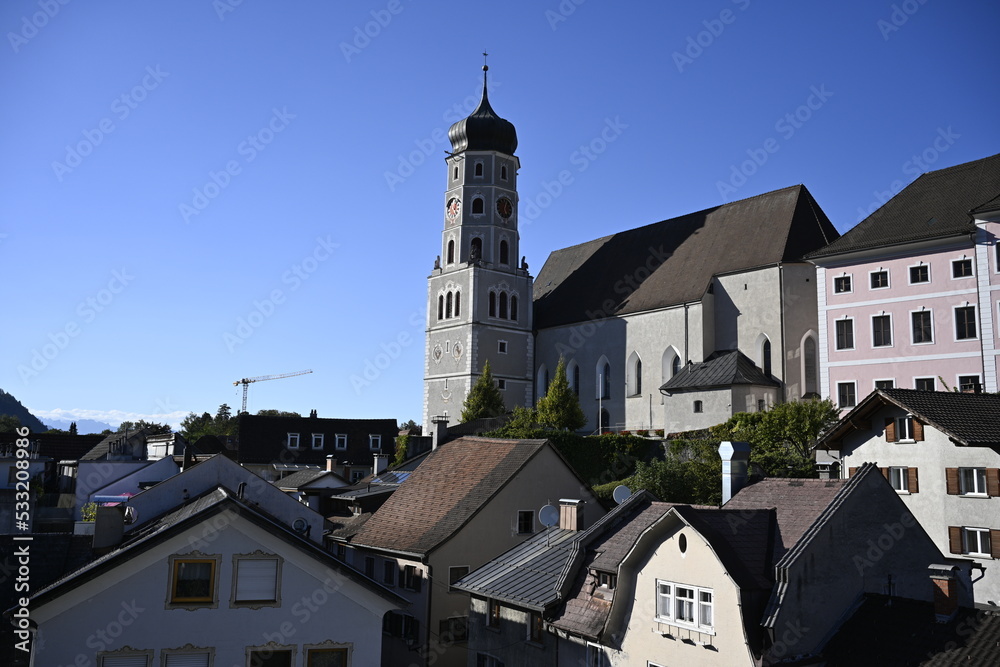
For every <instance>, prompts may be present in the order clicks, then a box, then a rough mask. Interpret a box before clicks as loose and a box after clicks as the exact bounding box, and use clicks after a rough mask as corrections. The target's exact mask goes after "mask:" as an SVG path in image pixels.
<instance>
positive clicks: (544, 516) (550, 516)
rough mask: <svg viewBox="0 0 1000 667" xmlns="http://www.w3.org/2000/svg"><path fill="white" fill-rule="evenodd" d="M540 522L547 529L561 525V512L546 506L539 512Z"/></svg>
mask: <svg viewBox="0 0 1000 667" xmlns="http://www.w3.org/2000/svg"><path fill="white" fill-rule="evenodd" d="M538 520H539V521H540V522H541V524H542V525H543V526H545V527H546V528H551V527H552V526H555V525H556V524H558V523H559V510H557V509H556V508H555V507H553V506H552V505H546V506H545V507H543V508H542V509H540V510H538Z"/></svg>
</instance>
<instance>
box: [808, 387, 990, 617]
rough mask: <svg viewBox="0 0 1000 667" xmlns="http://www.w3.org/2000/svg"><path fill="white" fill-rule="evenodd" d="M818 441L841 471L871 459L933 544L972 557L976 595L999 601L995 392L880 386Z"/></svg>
mask: <svg viewBox="0 0 1000 667" xmlns="http://www.w3.org/2000/svg"><path fill="white" fill-rule="evenodd" d="M816 449H817V454H818V456H820V457H826V456H829V457H830V459H831V460H832V461H835V462H839V464H840V467H841V474H842V475H843V476H845V477H846V476H849V475H850V474H852V473H853V472H854V471H855V470H856V469H857V468H858V467H860V466H861V465H862V463H863V462H865V461H872V462H875V463H877V465H878V466H879V468H880V470H881V471H882V473H883V475H885V477H886V478H887V479H888V480H889V483H890V484H891V486H892V488H893V489H895V491H896V493H897V494H898V495H899V498H900V499H901V500H902V502H903V503H904V504H905V505H906V507H907V509H908V510H909V511H910V512H912V513H913V516H914V517H916V518H917V520H918V521H919V522H920V524H921V525H922V526H923V527H924V529H925V530H926V531H927V532H928V534H930V536H931V538H932V539H933V540H934V542H935V543H936V544H937V546H938V547H939V548H940V549H941V550H942V551H943V552H944V553H946V554H950V555H951V556H952V557H953V558H957V559H962V560H967V561H968V562H969V563H970V564H972V567H973V568H974V570H975V572H976V574H975V576H974V578H973V586H974V592H975V600H976V602H977V603H978V604H979V605H988V606H991V607H993V608H996V606H997V605H1000V560H998V559H1000V395H997V394H971V393H956V392H943V391H935V392H928V391H916V390H913V389H879V390H876V391H873V392H872V393H871V394H869V395H868V396H867V397H866V398H865V399H864V400H862V401H861V402H860V403H859V404H858V405H857V406H856V407H855V408H854V409H853V410H851V411H850V412H848V413H847V414H845V415H844V416H843V417H842V418H841V420H840V421H839V422H838V423H837V424H836V425H835V426H834V427H833V428H832V429H830V430H829V431H828V432H827V433H826V434H824V435H823V437H822V438H820V440H819V442H818V443H817V445H816Z"/></svg>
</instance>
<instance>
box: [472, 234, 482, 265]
mask: <svg viewBox="0 0 1000 667" xmlns="http://www.w3.org/2000/svg"><path fill="white" fill-rule="evenodd" d="M482 258H483V240H482V239H481V238H479V237H478V236H477V237H475V238H474V239H472V241H471V242H470V243H469V259H470V260H477V259H482Z"/></svg>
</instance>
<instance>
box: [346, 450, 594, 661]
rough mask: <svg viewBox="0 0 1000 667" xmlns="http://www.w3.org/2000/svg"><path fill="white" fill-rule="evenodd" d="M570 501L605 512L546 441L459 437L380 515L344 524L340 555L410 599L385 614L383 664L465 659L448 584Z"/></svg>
mask: <svg viewBox="0 0 1000 667" xmlns="http://www.w3.org/2000/svg"><path fill="white" fill-rule="evenodd" d="M566 498H572V499H573V500H574V501H575V502H574V503H573V512H574V518H575V519H576V520H577V521H578V522H579V525H581V526H583V525H590V524H593V523H594V522H595V521H597V520H598V519H599V518H600V517H601V516H603V515H604V513H605V512H604V509H603V508H602V507H601V506H600V504H599V503H598V502H597V500H596V498H595V497H594V496H593V494H592V493H591V491H590V489H589V487H588V486H587V484H586V483H585V482H584V481H583V480H581V479H580V477H579V476H578V475H577V474H576V473H575V472H574V471H573V469H572V468H571V467H570V465H569V464H568V463H567V461H566V460H565V459H564V458H563V457H562V455H560V454H559V452H558V450H557V449H556V448H555V447H554V446H553V445H552V443H551V442H549V441H548V440H505V439H497V438H480V437H463V438H459V439H457V440H452V441H451V442H448V443H446V444H444V445H441V446H439V447H438V448H437V449H435V450H434V451H433V452H431V453H430V454H429V455H428V456H427V458H426V459H425V460H424V462H423V463H421V464H420V467H418V468H417V469H416V470H414V471H413V472H412V473H410V475H409V477H408V478H407V479H406V480H405V481H404V482H403V483H402V484H400V486H399V488H398V489H397V490H396V491H395V492H394V493H393V494H392V496H391V497H390V498H389V500H387V501H386V502H385V504H384V505H382V507H380V508H379V509H378V510H377V511H376V512H374V513H372V514H370V515H367V516H364V515H363V516H361V517H358V521H357V524H358V525H356V526H355V530H354V531H353V532H352V531H347V532H345V531H338V532H337V533H335V534H334V535H335V536H334V538H333V544H332V545H330V546H331V548H332V549H333V551H334V552H335V553H338V554H339V557H340V558H342V559H344V560H345V561H347V562H348V563H350V564H351V565H352V566H353V567H355V568H356V569H358V570H360V571H361V572H363V573H365V574H367V575H368V576H370V577H372V578H375V579H376V580H377V581H379V582H380V583H382V584H383V585H385V586H388V587H390V588H392V589H393V590H395V591H396V592H398V593H399V594H400V595H402V596H403V597H404V598H406V599H407V600H409V601H410V606H409V608H408V609H407V610H406V611H405V612H399V613H395V612H391V613H390V614H389V615H388V618H387V620H386V625H385V628H384V632H383V636H384V643H383V647H382V660H383V662H382V664H383V665H409V664H416V665H429V664H434V665H455V666H458V665H462V666H464V665H465V664H466V656H467V653H466V636H467V632H466V627H467V618H468V613H469V596H468V594H466V593H464V592H461V591H458V590H456V589H454V588H453V587H452V585H451V584H453V583H454V582H457V581H458V580H459V579H461V578H462V577H463V576H465V575H466V574H468V573H469V572H471V571H472V570H475V569H476V568H478V567H480V566H482V565H483V564H485V563H486V562H488V561H489V560H490V559H491V558H494V557H496V556H497V555H499V554H501V553H503V552H504V551H506V550H508V549H510V548H511V547H513V546H515V545H517V544H519V543H521V542H523V541H524V540H526V539H528V538H530V537H531V536H533V535H537V534H539V533H540V532H541V530H542V529H543V526H541V524H540V523H539V518H538V512H539V510H540V509H541V508H542V507H543V506H545V505H547V504H558V503H559V500H560V499H566Z"/></svg>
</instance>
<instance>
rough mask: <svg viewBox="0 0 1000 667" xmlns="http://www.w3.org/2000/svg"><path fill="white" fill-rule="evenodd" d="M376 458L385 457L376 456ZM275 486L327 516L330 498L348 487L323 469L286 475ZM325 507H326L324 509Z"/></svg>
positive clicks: (334, 474)
mask: <svg viewBox="0 0 1000 667" xmlns="http://www.w3.org/2000/svg"><path fill="white" fill-rule="evenodd" d="M376 456H383V455H379V454H376ZM274 485H275V486H276V487H278V488H279V489H281V490H282V491H284V492H285V493H288V494H291V495H292V496H293V497H294V498H296V499H297V500H298V501H299V502H301V503H303V504H305V505H308V506H309V507H310V508H311V509H313V510H315V511H317V512H319V513H320V514H324V515H325V514H327V511H326V510H328V509H329V504H330V503H329V499H330V496H332V495H334V494H335V493H336V490H338V489H343V488H344V487H346V486H348V483H347V480H346V479H344V478H343V477H341V476H340V475H338V474H337V473H335V472H333V471H332V470H323V469H322V468H307V469H305V470H299V471H298V472H293V473H292V474H291V475H286V476H284V477H282V478H281V479H280V480H278V481H276V482H274ZM324 506H325V507H324Z"/></svg>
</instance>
